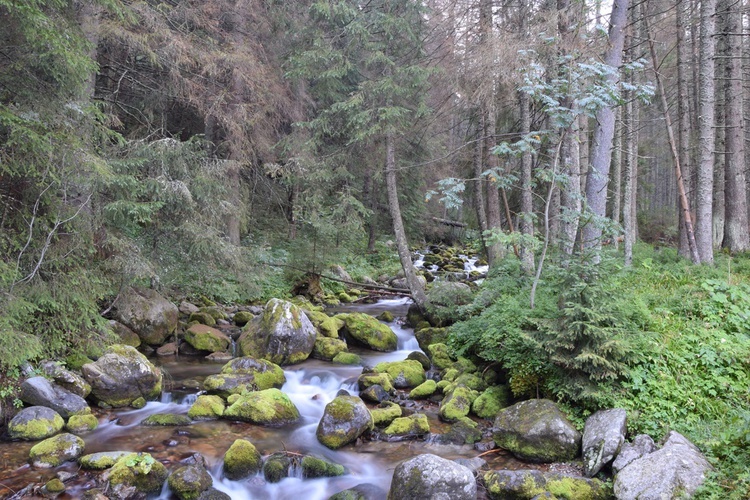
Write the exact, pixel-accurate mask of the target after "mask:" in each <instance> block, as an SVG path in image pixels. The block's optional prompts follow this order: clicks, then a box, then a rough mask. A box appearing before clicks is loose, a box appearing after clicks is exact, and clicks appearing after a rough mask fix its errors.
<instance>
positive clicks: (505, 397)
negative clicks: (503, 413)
mask: <svg viewBox="0 0 750 500" xmlns="http://www.w3.org/2000/svg"><path fill="white" fill-rule="evenodd" d="M511 398H512V395H511V393H510V388H508V386H507V385H495V386H492V387H490V388H488V389H487V390H485V391H484V392H482V394H480V395H479V396H478V397H477V399H475V400H474V402H473V403H472V404H471V411H472V413H474V415H476V416H477V417H481V418H489V419H494V418H495V417H496V416H497V414H498V412H499V411H500V410H502V409H503V408H506V407H507V406H508V405H509V404H510V402H511Z"/></svg>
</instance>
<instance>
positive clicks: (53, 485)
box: [42, 478, 65, 497]
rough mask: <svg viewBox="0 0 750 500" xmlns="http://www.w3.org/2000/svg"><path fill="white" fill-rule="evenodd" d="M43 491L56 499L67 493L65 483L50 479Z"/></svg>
mask: <svg viewBox="0 0 750 500" xmlns="http://www.w3.org/2000/svg"><path fill="white" fill-rule="evenodd" d="M42 489H43V491H44V492H45V493H47V494H49V495H51V496H53V497H54V496H57V495H59V494H60V493H62V492H64V491H65V483H63V482H62V481H60V479H58V478H54V479H50V480H49V481H47V483H46V484H45V485H44V487H43V488H42Z"/></svg>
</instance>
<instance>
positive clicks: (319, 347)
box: [312, 337, 348, 361]
mask: <svg viewBox="0 0 750 500" xmlns="http://www.w3.org/2000/svg"><path fill="white" fill-rule="evenodd" d="M347 349H348V348H347V346H346V342H344V341H343V340H340V339H334V338H330V337H318V338H317V339H315V346H314V347H313V352H312V357H313V358H315V359H322V360H324V361H331V360H332V359H333V358H335V357H336V355H337V354H338V353H340V352H346V351H347Z"/></svg>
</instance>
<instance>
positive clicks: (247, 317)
mask: <svg viewBox="0 0 750 500" xmlns="http://www.w3.org/2000/svg"><path fill="white" fill-rule="evenodd" d="M253 318H255V315H254V314H253V313H251V312H250V311H237V312H236V313H234V316H233V317H232V320H233V321H234V324H235V325H237V326H245V325H246V324H248V323H250V322H251V321H252V320H253Z"/></svg>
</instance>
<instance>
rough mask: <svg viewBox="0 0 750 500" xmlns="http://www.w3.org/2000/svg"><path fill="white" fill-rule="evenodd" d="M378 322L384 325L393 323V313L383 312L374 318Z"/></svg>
mask: <svg viewBox="0 0 750 500" xmlns="http://www.w3.org/2000/svg"><path fill="white" fill-rule="evenodd" d="M375 318H376V319H377V320H378V321H385V322H386V323H393V319H394V318H393V313H391V311H383V312H382V313H380V314H378V315H377V316H376V317H375Z"/></svg>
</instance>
